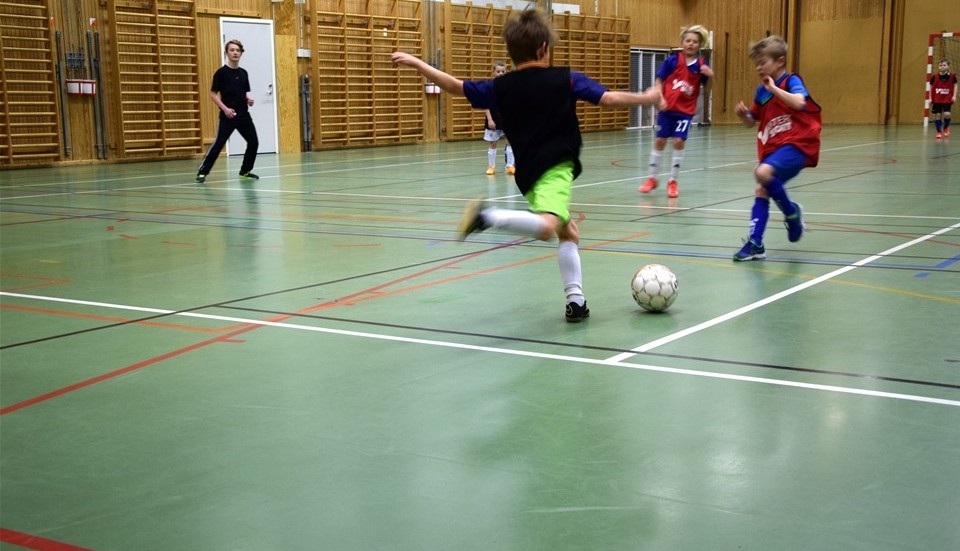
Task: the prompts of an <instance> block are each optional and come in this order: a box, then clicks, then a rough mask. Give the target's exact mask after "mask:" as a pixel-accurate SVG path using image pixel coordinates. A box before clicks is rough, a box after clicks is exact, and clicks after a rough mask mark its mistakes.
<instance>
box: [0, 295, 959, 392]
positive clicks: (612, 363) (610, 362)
mask: <svg viewBox="0 0 960 551" xmlns="http://www.w3.org/2000/svg"><path fill="white" fill-rule="evenodd" d="M0 296H9V297H17V298H25V299H33V300H42V301H49V302H65V303H69V304H79V305H84V306H99V307H104V308H114V309H119V310H133V311H138V312H148V313H154V314H171V315H175V316H183V317H189V318H200V319H209V320H216V321H226V322H231V323H243V324H250V325H261V326H265V327H277V328H282V329H295V330H299V331H312V332H315V333H326V334H331V335H342V336H346V337H358V338H365V339H376V340H382V341H392V342H402V343H407V344H421V345H426V346H437V347H442V348H456V349H460V350H473V351H477V352H490V353H494V354H505V355H510V356H522V357H526V358H537V359H542V360H556V361H561V362H572V363H580V364H589V365H602V366H608V367H625V368H629V369H640V370H644V371H655V372H660V373H672V374H675V375H688V376H691V377H704V378H709V379H724V380H728V381H740V382H746V383H757V384H766V385H774V386H784V387H792V388H801V389H806V390H821V391H826V392H836V393H839V394H853V395H859V396H872V397H876V398H889V399H893V400H905V401H909V402H922V403H927V404H937V405H942V406H953V407H960V401H957V400H946V399H942V398H931V397H929V396H918V395H914V394H900V393H896V392H881V391H876V390H866V389H859V388H847V387H841V386H833V385H821V384H814V383H801V382H796V381H784V380H778V379H767V378H764V377H750V376H745V375H732V374H728V373H712V372H709V371H697V370H693V369H678V368H673V367H661V366H656V365H648V364H637V363H628V362H625V361H622V360H616V359H613V358H609V359H606V360H597V359H593V358H582V357H579V356H566V355H562V354H547V353H543V352H531V351H526V350H513V349H510V348H496V347H492V346H479V345H473V344H463V343H456V342H447V341H435V340H431V339H416V338H411V337H399V336H393V335H382V334H378V333H367V332H363V331H349V330H345V329H332V328H327V327H314V326H309V325H300V324H296V323H286V322H276V321H265V320H254V319H247V318H237V317H233V316H218V315H213V314H201V313H198V312H177V311H174V310H162V309H159V308H146V307H140V306H128V305H122V304H110V303H105V302H93V301H86V300H75V299H67V298H56V297H44V296H39V295H25V294H22V293H10V292H6V291H0Z"/></svg>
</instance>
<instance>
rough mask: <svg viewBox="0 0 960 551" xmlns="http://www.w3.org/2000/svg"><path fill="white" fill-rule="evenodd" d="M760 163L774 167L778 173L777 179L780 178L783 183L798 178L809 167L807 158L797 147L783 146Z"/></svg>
mask: <svg viewBox="0 0 960 551" xmlns="http://www.w3.org/2000/svg"><path fill="white" fill-rule="evenodd" d="M760 162H761V163H762V164H765V165H770V166H772V167H773V168H774V170H776V172H777V178H780V180H782V181H783V183H787V180H791V179H793V178H794V177H796V175H797V174H800V171H801V170H803V167H805V166H806V165H807V156H806V155H804V154H803V152H802V151H800V150H799V149H797V148H796V146H793V145H783V146H780V147H779V148H778V149H777V150H776V151H774V152H773V153H771V154H769V155H767V156H766V157H764V158H763V159H762V160H761V161H760Z"/></svg>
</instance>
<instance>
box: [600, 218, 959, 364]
mask: <svg viewBox="0 0 960 551" xmlns="http://www.w3.org/2000/svg"><path fill="white" fill-rule="evenodd" d="M957 228H960V223H957V224H954V225H952V226H948V227H946V228H941V229H939V230H937V231H935V232H933V233H930V234H927V235H924V236H923V237H918V238H917V239H914V240H913V241H908V242H907V243H901V244H900V245H897V246H896V247H893V248H890V249H887V250H885V251H883V252H880V253H877V254H875V255H873V256H870V257H868V258H864V259H863V260H858V261H857V262H854V263H853V264H849V265H847V266H844V267H843V268H840V269H837V270H834V271H832V272H830V273H828V274H824V275H822V276H820V277H818V278H815V279H811V280H809V281H805V282H803V283H801V284H800V285H797V286H796V287H791V288H789V289H786V290H783V291H780V292H779V293H777V294H775V295H771V296H769V297H767V298H765V299H763V300H758V301H757V302H754V303H753V304H748V305H746V306H743V307H741V308H737V309H736V310H734V311H732V312H728V313H726V314H724V315H722V316H718V317H715V318H713V319H711V320H707V321H705V322H703V323H700V324H698V325H694V326H693V327H688V328H686V329H684V330H682V331H677V332H676V333H673V334H671V335H667V336H666V337H662V338H659V339H657V340H654V341H650V342H648V343H647V344H644V345H641V346H638V347H636V348H634V349H633V350H631V351H630V352H623V353H621V354H617V355H616V356H611V357H610V358H607V359H608V360H609V361H612V362H620V361H623V360H626V359H627V358H630V357H632V356H633V355H635V354H638V353H641V352H648V351H650V350H653V349H654V348H658V347H660V346H663V345H665V344H669V343H671V342H673V341H676V340H679V339H682V338H684V337H686V336H689V335H692V334H694V333H698V332H700V331H703V330H704V329H708V328H710V327H713V326H714V325H718V324H720V323H723V322H725V321H729V320H731V319H733V318H735V317H737V316H740V315H743V314H746V313H747V312H751V311H753V310H756V309H757V308H760V307H761V306H766V305H767V304H770V303H771V302H776V301H778V300H780V299H782V298H784V297H788V296H790V295H793V294H795V293H799V292H800V291H803V290H804V289H807V288H809V287H813V286H814V285H817V284H819V283H823V282H824V281H827V280H830V279H833V278H835V277H837V276H839V275H842V274H845V273H847V272H849V271H852V270H855V269H857V268H859V267H861V266H865V265H867V264H870V263H871V262H873V261H875V260H879V259H881V258H883V257H885V256H889V255H891V254H893V253H895V252H897V251H900V250H902V249H906V248H907V247H912V246H913V245H916V244H917V243H922V242H924V241H927V240H928V239H933V238H934V237H936V236H938V235H941V234H944V233H947V232H948V231H951V230H955V229H957Z"/></svg>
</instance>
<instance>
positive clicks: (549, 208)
mask: <svg viewBox="0 0 960 551" xmlns="http://www.w3.org/2000/svg"><path fill="white" fill-rule="evenodd" d="M572 188H573V161H563V162H561V163H558V164H556V165H554V166H553V168H551V169H549V170H547V171H546V172H544V173H543V176H540V179H539V180H537V183H535V184H533V188H531V189H530V191H528V192H527V194H526V195H524V198H525V199H526V200H527V202H528V203H530V210H532V211H533V212H536V213H547V212H549V213H550V214H555V215H556V216H557V218H559V219H560V222H562V223H563V224H567V223H568V222H570V192H571V189H572Z"/></svg>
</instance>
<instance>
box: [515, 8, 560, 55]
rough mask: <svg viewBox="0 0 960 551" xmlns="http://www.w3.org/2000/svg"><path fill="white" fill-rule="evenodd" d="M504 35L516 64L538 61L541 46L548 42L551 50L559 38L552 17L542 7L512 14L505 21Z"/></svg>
mask: <svg viewBox="0 0 960 551" xmlns="http://www.w3.org/2000/svg"><path fill="white" fill-rule="evenodd" d="M502 36H503V41H504V42H505V43H506V44H507V52H508V53H509V54H510V59H512V60H513V64H514V65H519V64H521V63H524V62H527V61H537V60H538V59H539V58H538V56H537V51H538V50H539V49H540V47H541V46H543V45H544V44H546V45H547V50H549V49H550V47H551V46H553V45H554V43H556V42H557V40H558V39H557V33H555V32H553V25H552V24H551V23H550V18H549V17H547V15H546V14H545V13H544V12H543V11H541V10H540V9H532V10H525V11H522V12H520V13H517V14H514V15H511V16H510V17H509V18H507V20H506V21H505V22H504V23H503V33H502Z"/></svg>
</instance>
